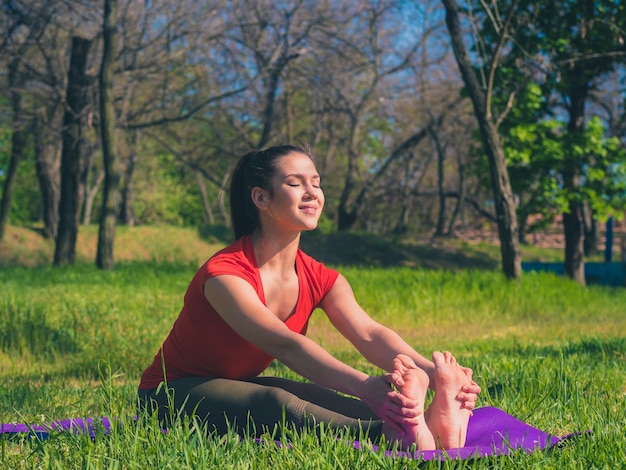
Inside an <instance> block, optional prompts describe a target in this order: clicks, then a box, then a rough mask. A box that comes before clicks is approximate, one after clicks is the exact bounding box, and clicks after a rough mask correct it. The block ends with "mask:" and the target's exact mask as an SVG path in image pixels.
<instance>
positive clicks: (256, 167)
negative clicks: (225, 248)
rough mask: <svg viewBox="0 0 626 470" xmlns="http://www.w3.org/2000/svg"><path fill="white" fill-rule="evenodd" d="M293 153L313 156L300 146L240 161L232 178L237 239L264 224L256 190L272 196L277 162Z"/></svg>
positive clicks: (250, 155) (253, 154)
mask: <svg viewBox="0 0 626 470" xmlns="http://www.w3.org/2000/svg"><path fill="white" fill-rule="evenodd" d="M291 153H303V154H304V155H307V156H308V157H309V158H311V159H312V158H313V157H312V156H311V153H310V152H309V151H308V150H307V149H304V148H302V147H299V146H296V145H277V146H274V147H269V148H266V149H265V150H255V151H252V152H249V153H246V154H245V155H244V156H243V157H241V158H240V159H239V161H238V162H237V165H236V166H235V169H234V171H233V174H232V176H231V178H230V220H231V223H232V225H233V232H234V233H235V239H236V240H238V239H240V238H241V237H243V236H245V235H249V234H251V233H252V232H254V231H255V230H256V229H257V228H259V225H260V223H261V221H260V218H259V211H258V208H257V207H256V206H255V205H254V203H253V202H252V196H251V191H252V188H255V187H259V188H261V189H265V190H266V191H269V192H270V195H272V177H273V176H274V173H275V172H276V161H278V159H280V158H282V157H284V156H287V155H289V154H291Z"/></svg>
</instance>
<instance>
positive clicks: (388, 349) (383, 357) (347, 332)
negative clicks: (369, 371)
mask: <svg viewBox="0 0 626 470" xmlns="http://www.w3.org/2000/svg"><path fill="white" fill-rule="evenodd" d="M321 307H322V308H323V310H324V311H325V312H326V315H327V316H328V318H329V320H330V321H331V323H332V324H333V325H334V326H335V328H337V330H338V331H339V332H340V333H341V334H342V335H343V336H344V337H346V338H347V339H348V340H349V341H350V342H351V343H352V344H353V345H354V346H355V347H356V348H357V349H358V350H359V352H360V353H361V354H363V357H365V358H366V359H367V360H368V361H370V362H371V363H372V364H374V365H376V366H377V367H380V368H381V369H383V370H385V371H392V370H393V359H394V358H395V357H396V355H398V354H406V355H407V356H409V357H410V358H411V359H413V361H414V362H415V364H416V365H417V366H418V367H420V368H421V369H423V370H424V371H426V373H427V374H428V376H429V377H430V378H431V384H430V386H431V388H433V387H434V380H433V377H434V365H433V363H432V361H430V360H428V359H426V358H425V357H424V356H422V355H421V354H419V353H418V352H417V351H415V350H414V349H413V348H412V347H411V346H409V345H408V344H407V343H406V341H404V340H403V339H402V338H401V337H400V335H399V334H397V333H396V332H395V331H393V330H391V329H390V328H387V327H386V326H383V325H381V324H380V323H378V322H377V321H375V320H374V319H372V318H371V317H370V316H369V315H368V314H367V313H366V312H365V311H364V310H363V308H361V306H360V305H359V304H358V302H357V301H356V299H355V297H354V292H353V291H352V288H351V287H350V284H349V283H348V281H347V280H346V279H345V277H343V276H342V275H339V277H338V278H337V281H336V282H335V284H334V286H333V287H332V289H331V290H330V292H329V293H328V294H326V297H324V300H323V301H322V305H321ZM463 369H464V370H465V372H466V374H467V376H468V379H469V381H470V384H469V385H468V386H467V387H464V392H465V393H462V394H460V395H459V397H458V399H459V401H462V402H464V407H466V408H469V409H472V408H473V407H474V404H475V402H476V399H477V398H478V394H479V393H480V387H479V386H478V385H477V384H475V383H474V382H472V381H471V378H472V371H471V369H469V368H467V367H464V368H463Z"/></svg>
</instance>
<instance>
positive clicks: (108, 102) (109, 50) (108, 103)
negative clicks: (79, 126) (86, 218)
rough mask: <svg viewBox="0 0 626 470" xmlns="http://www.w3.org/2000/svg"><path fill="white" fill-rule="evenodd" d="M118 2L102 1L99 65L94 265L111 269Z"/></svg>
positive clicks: (116, 190) (116, 196) (116, 188)
mask: <svg viewBox="0 0 626 470" xmlns="http://www.w3.org/2000/svg"><path fill="white" fill-rule="evenodd" d="M116 14H117V0H105V2H104V22H103V23H104V26H103V33H102V40H103V52H102V63H101V65H100V134H101V136H100V137H101V139H102V157H103V161H104V172H105V173H104V194H103V198H102V199H103V200H102V211H101V213H100V230H99V232H98V253H97V256H96V265H97V266H98V267H99V268H100V269H113V266H114V264H115V261H114V257H113V245H114V241H115V228H116V223H117V216H118V213H119V200H120V171H119V166H120V164H119V161H118V157H117V155H116V152H115V108H114V103H113V100H114V96H113V61H114V59H115V40H116V26H117V25H116V23H115V21H116Z"/></svg>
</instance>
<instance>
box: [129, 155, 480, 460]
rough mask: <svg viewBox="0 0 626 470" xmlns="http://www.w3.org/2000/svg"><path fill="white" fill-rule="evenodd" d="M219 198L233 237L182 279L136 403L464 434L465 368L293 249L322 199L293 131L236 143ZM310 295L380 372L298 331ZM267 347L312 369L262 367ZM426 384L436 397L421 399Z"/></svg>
mask: <svg viewBox="0 0 626 470" xmlns="http://www.w3.org/2000/svg"><path fill="white" fill-rule="evenodd" d="M230 205H231V218H232V224H233V229H234V232H235V238H236V241H235V242H234V243H233V244H231V245H230V246H228V247H227V248H225V249H223V250H221V251H220V252H218V253H216V254H215V255H214V256H213V257H212V258H211V259H209V260H208V261H207V262H206V263H205V264H204V265H203V266H202V267H201V268H200V269H199V270H198V272H197V273H196V275H195V276H194V278H193V279H192V281H191V283H190V285H189V287H188V289H187V292H186V294H185V299H184V305H183V308H182V310H181V313H180V315H179V317H178V318H177V320H176V322H175V323H174V325H173V327H172V330H171V331H170V333H169V335H168V337H167V338H166V340H165V342H164V343H163V345H162V347H161V348H160V350H159V352H158V353H157V354H156V356H155V357H154V361H153V363H152V364H151V365H150V366H149V367H148V368H147V369H146V370H145V372H144V373H143V375H142V378H141V383H140V385H139V396H140V399H141V401H142V403H144V404H145V405H148V406H149V407H150V409H155V407H156V406H158V410H159V416H160V418H161V419H164V420H166V421H167V418H168V416H169V417H170V418H171V417H174V418H175V417H176V416H180V415H181V414H183V415H195V416H197V417H199V418H200V419H201V420H203V422H205V423H206V424H207V425H208V428H209V429H210V430H216V431H217V432H219V433H225V432H226V431H227V429H228V427H229V426H231V427H233V428H234V429H236V430H237V431H238V432H240V433H242V434H244V433H248V434H254V433H255V430H257V431H260V432H263V431H265V430H270V431H271V430H272V429H273V428H274V426H275V425H277V424H280V423H281V422H284V421H286V422H287V424H289V425H295V426H296V427H308V426H313V425H315V424H316V423H320V422H324V423H326V424H328V425H331V426H335V427H339V428H349V429H351V430H354V431H355V432H358V430H367V431H368V432H369V436H370V437H371V438H372V439H374V440H376V439H378V438H380V437H381V436H383V435H384V436H385V437H386V438H387V439H388V440H393V441H399V442H401V444H402V445H403V446H405V447H409V446H411V445H413V444H416V445H417V446H418V448H419V449H422V450H425V449H434V448H435V447H444V448H449V447H459V446H461V445H463V443H464V441H465V432H466V428H467V421H468V419H469V415H470V414H471V410H472V409H473V407H474V405H475V402H476V399H477V396H478V393H480V387H479V386H478V385H477V384H476V383H474V382H473V381H472V380H471V375H472V372H471V370H470V369H467V368H462V367H460V366H459V365H458V364H456V361H455V360H454V358H453V357H452V355H450V353H447V352H446V353H443V354H442V353H438V352H436V353H434V354H433V361H429V360H427V359H425V358H424V357H423V356H421V355H420V354H418V353H417V352H416V351H414V350H413V349H412V348H411V347H410V346H409V345H408V344H407V343H406V342H404V341H403V340H402V339H401V338H400V337H399V336H398V335H397V334H396V333H395V332H393V331H392V330H390V329H388V328H386V327H384V326H382V325H380V324H379V323H377V322H376V321H374V320H373V319H372V318H370V317H369V315H367V314H366V313H365V311H364V310H363V309H362V308H361V307H360V306H359V305H358V303H357V302H356V299H355V297H354V294H353V292H352V289H351V287H350V285H349V284H348V282H347V281H346V279H345V278H344V277H343V276H341V275H340V274H339V273H338V272H337V271H334V270H332V269H329V268H327V267H325V266H324V265H323V264H321V263H319V262H317V261H315V260H314V259H312V258H311V257H309V256H307V255H306V254H304V253H303V252H302V251H301V250H300V249H299V242H300V233H301V231H303V230H313V229H315V228H316V226H317V223H318V220H319V217H320V215H321V213H322V209H323V207H324V193H323V192H322V189H321V187H320V176H319V174H318V173H317V170H316V168H315V165H314V163H313V160H312V157H311V155H310V154H309V153H308V152H307V151H306V150H305V149H303V148H300V147H295V146H290V145H283V146H276V147H271V148H268V149H266V150H262V151H255V152H250V153H248V154H246V155H244V156H243V157H242V158H241V159H240V161H239V162H238V164H237V167H236V168H235V170H234V172H233V175H232V178H231V187H230ZM317 307H320V308H321V309H322V310H324V312H325V313H326V315H327V316H328V318H329V319H330V321H331V322H332V324H333V325H334V326H335V327H336V328H337V330H338V331H339V332H340V333H341V334H342V335H343V336H345V337H346V338H347V339H348V340H349V341H350V342H351V343H352V344H353V345H354V346H355V347H356V348H357V349H358V351H359V352H360V353H361V354H362V355H363V356H364V357H365V358H366V359H367V360H369V361H370V362H371V363H372V364H374V365H376V366H377V367H379V368H381V369H383V370H385V371H387V373H385V374H383V375H381V376H377V377H372V376H369V375H368V374H365V373H364V372H361V371H358V370H356V369H354V368H352V367H350V366H349V365H347V364H344V363H342V362H341V361H339V360H337V359H336V358H334V357H333V356H331V355H330V354H329V353H328V352H327V351H325V350H324V349H323V348H322V347H321V346H320V345H318V344H317V343H315V342H314V341H312V340H310V339H309V338H307V337H306V336H305V333H306V328H307V324H308V320H309V317H310V315H311V313H312V312H313V310H314V309H315V308H317ZM274 359H277V360H279V361H280V362H282V363H283V364H284V365H286V366H287V367H289V368H290V369H292V370H293V371H295V372H296V373H298V374H300V375H301V376H303V377H305V378H306V379H308V381H309V382H310V383H301V382H296V381H291V380H286V379H282V378H277V377H264V376H260V375H259V374H261V373H262V372H263V371H264V370H265V369H266V368H267V367H268V365H269V364H270V363H271V362H272V360H274ZM163 383H165V385H166V387H164V386H163V385H162V384H163ZM392 384H393V385H395V387H396V389H394V388H392V387H391V385H392ZM429 386H430V387H431V388H433V389H434V390H435V397H434V399H433V403H432V405H431V406H430V407H429V409H428V410H427V411H426V412H424V398H425V395H426V391H427V388H428V387H429ZM337 392H342V393H343V394H339V393H337ZM344 394H345V395H349V397H348V396H345V395H344ZM352 397H356V398H352ZM283 420H284V421H283Z"/></svg>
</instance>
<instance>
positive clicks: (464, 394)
mask: <svg viewBox="0 0 626 470" xmlns="http://www.w3.org/2000/svg"><path fill="white" fill-rule="evenodd" d="M459 367H460V368H461V369H462V370H463V372H465V375H467V379H468V381H469V382H468V383H467V385H464V386H463V387H461V391H460V392H459V394H458V395H457V396H456V399H457V400H458V401H460V402H461V408H465V409H466V410H470V411H471V410H473V409H474V407H475V406H476V400H478V395H479V394H480V385H478V384H477V383H476V382H474V381H473V380H472V376H473V374H474V371H473V370H472V369H470V368H469V367H463V366H461V365H459Z"/></svg>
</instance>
